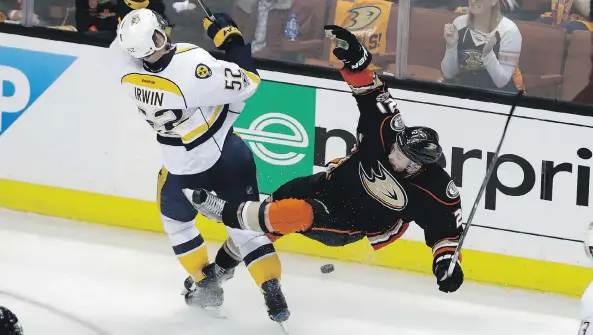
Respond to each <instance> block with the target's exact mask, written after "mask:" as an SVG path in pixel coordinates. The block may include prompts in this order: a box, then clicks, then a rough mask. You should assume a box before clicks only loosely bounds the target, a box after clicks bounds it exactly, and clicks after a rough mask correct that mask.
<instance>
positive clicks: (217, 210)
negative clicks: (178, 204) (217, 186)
mask: <svg viewBox="0 0 593 335" xmlns="http://www.w3.org/2000/svg"><path fill="white" fill-rule="evenodd" d="M225 204H226V201H224V200H222V199H220V198H218V197H216V196H214V195H212V194H208V196H207V197H206V201H204V204H203V205H204V207H206V208H207V209H208V211H210V212H211V213H212V214H214V215H216V216H221V215H222V210H223V209H224V205H225Z"/></svg>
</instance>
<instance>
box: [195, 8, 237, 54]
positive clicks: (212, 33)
mask: <svg viewBox="0 0 593 335" xmlns="http://www.w3.org/2000/svg"><path fill="white" fill-rule="evenodd" d="M202 24H203V25H204V29H205V30H206V33H207V34H208V36H209V37H210V38H211V39H212V41H214V46H216V48H218V49H220V50H225V51H226V50H228V48H229V47H230V46H231V45H233V44H235V43H239V44H240V45H245V41H244V40H243V34H241V31H239V28H237V24H236V23H235V21H233V19H232V18H231V17H230V16H229V15H228V14H226V13H215V14H214V21H211V20H210V19H209V18H207V17H205V18H204V19H203V20H202Z"/></svg>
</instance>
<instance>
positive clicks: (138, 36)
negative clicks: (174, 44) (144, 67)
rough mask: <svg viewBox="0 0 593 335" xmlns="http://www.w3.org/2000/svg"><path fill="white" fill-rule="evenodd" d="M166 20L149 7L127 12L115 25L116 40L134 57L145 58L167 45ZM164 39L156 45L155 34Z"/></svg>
mask: <svg viewBox="0 0 593 335" xmlns="http://www.w3.org/2000/svg"><path fill="white" fill-rule="evenodd" d="M167 26H168V23H167V20H165V19H164V18H163V17H162V16H161V15H159V14H158V13H156V12H155V11H152V10H150V9H146V8H142V9H136V10H133V11H131V12H129V13H128V14H127V15H126V16H125V17H124V18H123V20H122V21H121V22H120V23H119V25H118V26H117V40H118V42H119V45H120V47H121V48H122V49H124V50H125V51H127V52H128V54H130V55H131V56H132V57H134V58H145V57H148V56H150V55H152V54H153V53H155V52H156V51H159V50H162V49H163V48H164V47H165V46H166V45H167V42H166V41H167V34H166V33H165V30H166V28H167ZM156 34H160V35H161V36H162V40H163V41H164V42H163V43H161V44H160V45H156V43H155V41H156V39H155V35H156Z"/></svg>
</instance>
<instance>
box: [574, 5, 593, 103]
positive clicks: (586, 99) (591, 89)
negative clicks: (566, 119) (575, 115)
mask: <svg viewBox="0 0 593 335" xmlns="http://www.w3.org/2000/svg"><path fill="white" fill-rule="evenodd" d="M588 9H589V15H588V16H589V17H588V20H589V21H593V0H591V2H589V8H588ZM591 44H592V45H593V34H591ZM590 66H591V68H590V69H591V70H589V84H587V86H586V87H585V88H583V90H582V91H581V92H579V93H578V94H577V95H576V96H575V97H574V99H573V101H575V102H580V103H585V104H590V105H593V52H591V65H590Z"/></svg>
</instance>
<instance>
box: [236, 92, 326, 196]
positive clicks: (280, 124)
mask: <svg viewBox="0 0 593 335" xmlns="http://www.w3.org/2000/svg"><path fill="white" fill-rule="evenodd" d="M315 93H316V90H315V89H314V88H310V87H303V86H297V85H291V84H282V83H274V82H268V81H263V82H262V83H261V85H260V87H259V88H258V91H257V93H256V94H255V95H254V96H253V97H252V98H251V99H249V103H248V104H247V105H246V107H245V109H244V110H243V112H242V113H241V116H240V117H239V119H238V120H237V122H236V124H235V131H237V132H238V133H239V134H240V135H241V137H242V138H243V140H245V141H246V142H247V144H248V145H249V147H250V148H251V151H252V152H253V153H254V156H255V158H256V162H257V167H258V170H259V175H258V182H259V187H260V191H261V192H262V193H268V194H269V193H272V192H273V191H275V190H276V188H278V187H279V186H280V185H282V184H283V183H285V182H287V181H289V180H291V179H293V178H295V177H300V176H304V175H309V174H311V172H312V166H313V143H315V137H314V136H315V135H314V127H315Z"/></svg>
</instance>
